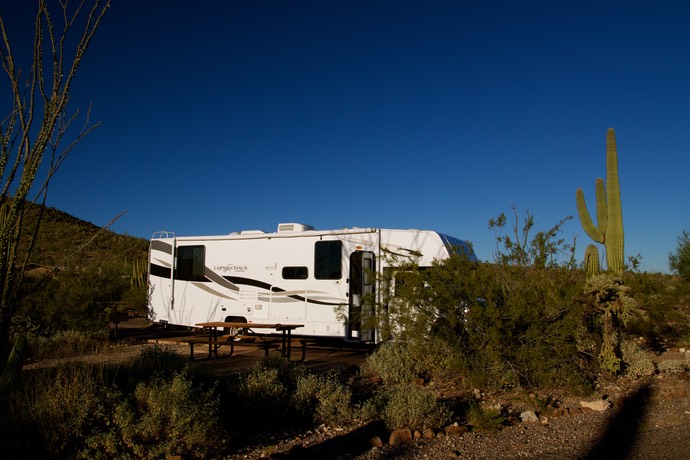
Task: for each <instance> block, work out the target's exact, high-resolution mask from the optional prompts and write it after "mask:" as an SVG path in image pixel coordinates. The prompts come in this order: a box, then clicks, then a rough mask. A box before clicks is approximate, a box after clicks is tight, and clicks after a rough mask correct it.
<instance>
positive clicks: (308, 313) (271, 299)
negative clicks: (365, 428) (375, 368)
mask: <svg viewBox="0 0 690 460" xmlns="http://www.w3.org/2000/svg"><path fill="white" fill-rule="evenodd" d="M451 251H459V252H461V253H464V254H466V255H467V256H468V257H470V258H471V259H473V260H476V257H475V255H474V253H473V251H472V248H471V246H470V245H469V244H468V243H467V242H465V241H462V240H459V239H457V238H453V237H450V236H447V235H443V234H441V233H437V232H434V231H428V230H390V229H380V228H347V229H341V230H315V229H314V228H313V227H311V226H308V225H304V224H292V223H290V224H280V225H279V226H278V230H277V232H275V233H266V232H263V231H260V230H250V231H241V232H236V233H231V234H229V235H220V236H195V237H177V236H175V235H174V234H173V233H171V232H157V233H156V234H154V236H153V238H152V239H151V245H150V249H149V286H150V293H149V315H150V319H151V320H152V321H157V322H162V323H168V324H174V325H183V326H194V325H195V324H198V323H202V322H210V321H233V322H245V321H246V322H248V323H250V324H251V323H252V322H255V323H266V322H271V323H293V324H294V323H297V324H304V327H302V328H299V329H297V330H295V334H297V335H301V336H317V337H330V338H341V339H344V340H350V341H359V342H377V341H378V340H379V338H378V337H376V331H374V330H373V329H367V328H364V327H362V321H361V318H362V316H366V314H367V313H368V312H367V311H366V310H367V308H368V307H367V306H365V305H363V304H362V298H363V297H366V296H367V295H369V297H371V296H372V295H374V296H376V295H379V293H378V290H377V289H376V286H375V284H376V279H377V276H375V274H376V273H383V271H384V270H385V269H387V268H391V267H389V266H388V264H390V260H391V257H390V256H395V257H394V258H397V259H398V260H400V258H402V259H406V258H407V259H409V261H414V262H416V263H417V264H418V265H419V266H422V267H423V266H430V265H431V263H432V261H433V260H434V259H445V258H448V257H449V255H450V253H451ZM363 309H364V311H363Z"/></svg>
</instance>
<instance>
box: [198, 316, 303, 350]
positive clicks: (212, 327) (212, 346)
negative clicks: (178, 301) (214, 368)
mask: <svg viewBox="0 0 690 460" xmlns="http://www.w3.org/2000/svg"><path fill="white" fill-rule="evenodd" d="M196 325H197V326H199V327H202V328H204V329H206V330H207V331H208V338H207V339H206V341H205V343H208V353H209V358H210V357H211V356H212V355H215V356H218V347H220V346H223V345H226V344H230V354H232V353H233V352H234V343H235V342H236V338H237V337H239V336H238V335H229V336H227V338H226V339H225V340H220V341H219V340H218V339H219V337H222V338H225V337H226V336H222V335H221V336H219V335H218V332H219V331H218V329H221V330H230V331H248V332H251V333H253V334H254V335H253V336H251V337H258V338H259V339H260V341H259V342H258V346H259V347H260V348H262V349H263V350H264V352H265V354H266V356H268V351H269V350H271V349H274V348H275V349H277V348H278V346H279V345H280V351H281V353H282V354H283V356H285V357H286V358H288V359H290V354H291V351H292V331H294V330H295V329H298V328H300V327H304V324H282V323H243V322H236V321H210V322H205V323H197V324H196ZM255 329H257V330H258V329H264V330H271V329H272V330H274V331H276V332H280V333H281V338H280V340H279V341H278V340H270V339H267V338H266V337H265V335H264V334H261V333H258V332H256V331H255ZM245 335H246V333H245ZM242 337H244V336H242ZM190 346H192V347H193V345H191V344H190Z"/></svg>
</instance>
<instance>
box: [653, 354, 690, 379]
mask: <svg viewBox="0 0 690 460" xmlns="http://www.w3.org/2000/svg"><path fill="white" fill-rule="evenodd" d="M688 371H690V359H688V358H687V355H686V358H685V359H666V360H663V361H660V362H659V372H661V373H662V374H669V375H678V374H682V373H684V372H688Z"/></svg>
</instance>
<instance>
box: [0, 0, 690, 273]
mask: <svg viewBox="0 0 690 460" xmlns="http://www.w3.org/2000/svg"><path fill="white" fill-rule="evenodd" d="M25 3H29V2H26V1H25V0H0V12H1V13H3V14H5V16H6V17H7V15H8V14H10V15H12V18H13V19H12V24H13V27H14V26H16V27H17V30H29V31H30V23H23V22H22V21H24V18H25V16H24V15H23V14H21V12H22V11H25V10H27V8H26V7H25V6H23V4H25ZM688 5H690V4H688V3H687V2H686V1H684V0H678V1H668V0H655V1H653V2H652V1H646V2H639V1H615V2H614V1H603V0H602V1H580V2H553V1H541V2H528V1H525V2H516V1H433V0H432V1H429V0H427V1H400V0H398V1H375V0H368V1H357V0H349V1H326V0H321V1H287V0H281V1H277V0H276V1H268V0H242V1H230V0H227V1H220V0H215V1H210V0H209V1H197V2H191V1H177V0H166V1H140V0H137V1H135V0H119V1H118V0H113V6H112V7H111V9H110V11H109V12H108V14H107V17H106V20H105V23H104V24H103V27H102V29H101V30H99V33H98V35H97V36H96V38H95V40H94V42H93V46H92V47H91V48H90V50H89V54H88V56H87V58H86V60H85V62H84V63H83V67H82V68H81V72H80V74H79V76H78V78H77V80H76V82H75V87H74V93H73V100H72V103H73V107H74V108H76V107H86V106H87V105H88V102H89V101H92V102H93V113H92V116H93V118H94V119H95V120H100V121H102V123H103V125H102V126H101V127H100V128H99V129H97V130H96V131H95V132H93V133H92V134H91V135H90V136H89V138H88V139H87V140H86V141H84V142H83V143H82V144H81V145H80V146H79V147H78V148H77V150H75V151H74V152H73V154H72V155H71V156H70V158H69V159H68V160H67V162H66V163H65V164H64V166H63V169H62V170H61V171H60V173H59V175H58V176H57V177H56V178H55V179H54V181H53V183H52V188H51V190H50V195H49V205H50V206H53V207H56V208H58V209H61V210H64V211H66V212H68V213H70V214H72V215H74V216H76V217H79V218H81V219H85V220H88V221H90V222H93V223H94V224H97V225H105V224H106V223H107V222H108V221H109V220H110V219H112V218H113V217H114V216H116V215H117V214H118V213H120V212H121V211H123V210H127V213H126V214H125V215H124V216H123V217H122V218H121V219H120V220H119V221H118V222H117V223H116V224H115V225H114V226H113V227H112V229H113V230H114V231H116V232H119V233H128V234H130V235H135V236H140V237H144V238H149V237H150V236H151V234H152V233H153V232H154V231H157V230H170V231H174V232H176V233H177V234H178V235H201V234H218V233H229V232H232V231H236V230H242V229H263V230H266V231H273V230H275V228H276V226H277V224H278V223H279V222H303V223H308V224H311V225H313V226H315V227H317V228H320V229H329V228H340V227H352V226H359V227H391V228H425V229H433V230H438V231H441V232H445V233H448V234H451V235H454V236H457V237H460V238H464V239H468V240H470V241H472V242H473V243H474V245H475V251H476V252H477V255H478V256H479V257H480V259H482V260H490V259H492V257H493V253H494V251H495V250H496V245H495V238H494V234H493V233H492V232H491V231H490V230H489V228H488V221H489V219H490V218H492V217H496V216H497V215H498V214H499V213H501V212H506V214H511V213H512V211H511V208H512V207H513V206H515V207H517V209H518V211H519V213H520V216H521V217H522V216H524V213H525V211H526V210H528V211H529V212H530V213H532V214H533V215H534V217H535V220H536V227H537V229H538V230H545V229H548V228H550V227H551V226H553V225H554V224H556V223H557V222H558V221H559V220H560V219H562V218H564V217H566V216H568V215H572V216H574V217H575V218H574V219H573V220H572V221H570V222H568V223H567V224H566V225H565V227H564V233H563V236H564V237H565V238H567V239H572V238H573V237H577V244H578V250H577V256H578V259H579V260H582V255H583V252H584V248H585V246H586V245H587V244H589V243H590V240H589V238H588V237H587V235H586V234H585V233H584V231H583V230H582V229H581V227H580V224H579V221H578V219H577V209H576V206H575V190H576V189H577V188H578V187H583V188H584V191H585V195H586V197H587V200H588V204H589V206H590V208H592V209H593V206H594V181H595V179H596V177H598V176H605V145H606V144H605V140H606V130H607V128H609V127H613V128H614V129H615V130H616V135H617V138H618V150H619V170H620V183H621V193H622V202H623V218H624V225H625V237H626V255H635V254H638V253H639V254H640V255H641V256H642V269H644V270H648V271H667V270H668V253H669V252H671V251H673V250H675V248H676V244H677V237H678V236H679V235H680V234H681V233H682V231H683V229H690V200H689V199H688V198H690V181H689V180H688V176H689V175H690V173H689V171H690V164H689V163H690V160H689V158H690V6H688ZM8 11H9V13H8ZM15 18H16V21H15V20H14V19H15ZM29 19H30V18H29ZM20 24H27V26H20ZM20 36H21V34H20ZM26 36H28V37H29V38H30V37H31V36H30V35H26ZM18 46H19V45H18ZM5 81H6V78H5V79H3V80H0V84H3V85H4V84H5ZM5 91H6V90H5ZM5 105H6V104H5ZM3 112H6V110H3ZM602 252H603V251H602Z"/></svg>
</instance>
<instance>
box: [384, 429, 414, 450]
mask: <svg viewBox="0 0 690 460" xmlns="http://www.w3.org/2000/svg"><path fill="white" fill-rule="evenodd" d="M410 441H412V431H410V429H409V428H403V429H400V430H395V431H393V432H392V433H391V437H390V439H389V440H388V444H390V445H391V446H400V445H402V444H406V443H408V442H410Z"/></svg>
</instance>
